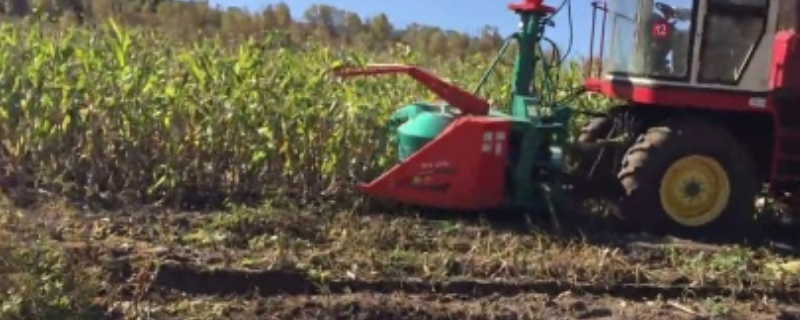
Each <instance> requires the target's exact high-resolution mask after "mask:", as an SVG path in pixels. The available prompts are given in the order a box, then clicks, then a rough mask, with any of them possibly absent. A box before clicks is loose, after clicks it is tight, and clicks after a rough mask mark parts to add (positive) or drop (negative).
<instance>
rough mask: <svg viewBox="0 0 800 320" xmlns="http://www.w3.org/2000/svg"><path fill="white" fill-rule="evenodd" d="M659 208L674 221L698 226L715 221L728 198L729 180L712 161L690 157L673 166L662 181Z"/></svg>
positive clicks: (711, 159)
mask: <svg viewBox="0 0 800 320" xmlns="http://www.w3.org/2000/svg"><path fill="white" fill-rule="evenodd" d="M660 195H661V207H662V208H663V209H664V211H666V213H667V214H668V215H669V216H670V217H671V218H672V219H673V220H675V221H676V222H678V223H680V224H683V225H685V226H690V227H697V226H701V225H704V224H706V223H709V222H711V221H714V219H716V218H718V217H719V216H720V215H721V214H722V212H723V211H724V210H725V207H726V205H727V204H728V199H729V198H730V195H731V186H730V181H729V180H728V175H727V173H726V172H725V169H723V168H722V165H720V164H719V162H717V160H714V159H713V158H709V157H705V156H698V155H692V156H688V157H684V158H682V159H680V160H678V161H676V162H675V163H673V164H672V165H671V166H670V167H669V169H667V172H666V173H665V174H664V177H663V178H662V180H661V188H660Z"/></svg>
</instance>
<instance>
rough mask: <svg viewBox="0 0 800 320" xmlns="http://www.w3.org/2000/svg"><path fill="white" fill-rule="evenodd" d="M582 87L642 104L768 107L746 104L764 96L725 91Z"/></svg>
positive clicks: (605, 84)
mask: <svg viewBox="0 0 800 320" xmlns="http://www.w3.org/2000/svg"><path fill="white" fill-rule="evenodd" d="M585 87H586V89H587V90H588V91H589V92H596V93H600V94H603V95H605V96H609V97H614V98H617V99H623V100H628V101H633V102H636V103H642V104H659V105H665V106H676V107H693V108H702V109H712V110H718V111H742V112H744V111H748V112H758V111H766V110H768V109H769V108H770V107H771V106H769V105H767V106H765V108H761V109H759V108H755V107H753V106H751V105H750V99H751V98H764V99H766V98H767V96H766V95H765V94H762V93H752V94H746V93H742V92H726V91H722V90H713V89H703V88H697V87H694V88H692V87H689V88H685V87H684V88H682V87H678V86H669V85H664V84H659V85H658V86H656V87H650V86H644V85H633V84H632V83H620V82H611V81H603V80H599V79H588V80H586V82H585Z"/></svg>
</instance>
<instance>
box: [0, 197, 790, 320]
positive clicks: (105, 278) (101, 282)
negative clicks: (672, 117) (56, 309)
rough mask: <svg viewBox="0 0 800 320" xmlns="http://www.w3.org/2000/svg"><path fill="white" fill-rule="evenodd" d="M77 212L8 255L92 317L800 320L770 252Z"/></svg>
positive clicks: (11, 242) (255, 215)
mask: <svg viewBox="0 0 800 320" xmlns="http://www.w3.org/2000/svg"><path fill="white" fill-rule="evenodd" d="M66 208H67V207H66V206H64V205H58V206H52V207H43V208H40V209H38V210H37V211H36V212H29V213H26V214H25V215H15V214H14V212H13V211H9V212H7V213H6V214H4V216H5V217H7V218H6V219H5V221H4V223H3V243H4V249H3V250H6V251H8V252H26V255H27V257H28V258H24V257H23V256H14V255H10V256H12V257H17V258H15V259H11V260H6V261H5V264H6V265H5V266H3V269H5V270H6V271H8V272H5V273H4V274H6V275H9V274H14V273H13V272H10V271H11V270H13V269H15V268H25V269H30V266H28V265H26V264H24V263H22V262H26V261H27V262H26V263H33V264H34V265H36V266H41V265H42V264H41V261H44V260H41V258H40V257H41V256H40V255H44V256H45V257H51V258H49V259H50V260H47V261H50V262H52V261H58V262H59V264H55V265H59V266H61V267H59V268H57V269H53V268H54V267H52V265H53V264H49V263H50V262H48V264H47V267H46V268H45V269H42V268H44V267H36V268H34V269H33V270H38V271H30V270H29V271H27V272H28V273H29V275H31V274H33V275H34V278H31V279H28V280H27V281H48V282H53V281H55V283H59V285H57V286H55V287H52V288H50V287H44V288H40V289H38V290H39V291H38V295H39V296H45V297H48V299H49V298H51V295H63V296H69V297H72V294H74V292H79V293H82V294H83V295H84V296H85V297H87V298H85V299H84V300H81V301H83V302H82V303H83V304H82V306H84V307H87V308H88V307H90V306H93V307H95V308H98V307H102V308H101V310H104V311H106V312H108V311H113V312H116V313H119V314H121V316H127V317H133V316H135V314H138V313H140V312H147V313H150V314H158V315H163V316H167V315H170V314H172V315H183V316H186V317H182V318H191V317H194V316H196V317H198V318H202V317H211V315H212V314H216V316H232V317H234V316H241V317H243V318H248V319H249V318H251V317H252V318H275V319H285V318H286V319H288V318H299V319H312V318H314V319H317V318H323V319H351V318H352V319H356V318H357V319H386V318H389V319H401V318H402V319H409V318H414V319H456V318H464V317H467V318H472V319H517V318H522V319H547V318H548V317H556V318H560V319H564V318H567V319H573V318H574V319H622V318H630V317H635V318H637V319H673V318H675V317H678V318H687V319H707V318H725V319H755V318H754V317H757V318H758V319H794V316H793V315H795V314H796V311H793V310H794V309H792V307H791V304H793V303H794V299H795V298H796V297H800V295H798V293H800V291H799V290H798V284H800V279H798V274H800V269H799V268H798V266H797V265H798V263H797V262H795V261H794V260H793V255H786V254H778V253H777V252H776V251H775V250H772V249H769V248H766V247H764V248H749V247H744V246H736V245H727V246H721V245H720V246H718V245H708V244H699V243H693V242H689V241H685V240H678V239H673V240H672V241H669V242H666V241H664V242H662V243H660V244H659V243H656V242H654V241H653V239H646V238H643V237H635V236H629V237H625V238H623V237H617V241H614V242H610V241H606V242H596V241H592V240H589V239H586V238H584V239H580V238H571V239H570V238H563V237H555V236H551V235H548V234H547V233H545V232H543V231H539V230H537V229H536V228H534V227H530V228H527V229H528V230H527V231H523V230H520V229H525V228H516V229H500V228H498V227H497V226H496V225H492V224H490V223H489V222H487V221H475V220H469V219H462V220H459V219H456V220H431V219H423V218H420V217H416V216H413V215H398V216H393V215H383V214H370V215H360V214H354V213H346V212H345V213H329V212H324V213H323V212H310V211H304V210H288V209H276V208H271V207H261V208H239V209H235V210H233V211H232V212H220V213H189V212H183V213H171V212H155V211H153V212H144V211H136V212H127V213H114V214H110V215H109V214H96V215H90V214H86V213H85V212H82V211H77V210H69V209H66ZM20 248H24V249H25V250H23V251H20V250H21V249H20ZM35 252H39V255H35V256H32V254H33V253H35ZM53 257H58V258H53ZM26 259H27V260H26ZM81 266H84V267H81ZM85 266H91V267H85ZM17 271H20V270H17ZM36 272H39V273H36ZM36 275H39V278H38V280H37V278H36ZM42 275H46V276H42ZM13 279H17V280H14V281H23V280H19V279H18V278H13ZM45 279H50V280H45ZM52 279H61V280H58V281H57V280H52ZM70 279H72V280H70ZM78 279H81V281H83V282H80V281H76V280H78ZM87 286H88V287H87ZM28 288H29V289H27V290H33V291H36V290H34V289H30V287H28ZM48 288H49V289H48ZM81 290H83V291H81ZM92 290H94V291H92ZM32 293H37V292H29V294H32ZM32 296H33V297H36V296H37V295H36V294H33V295H32ZM88 297H91V298H88ZM30 299H33V298H30ZM45 300H46V299H45V298H41V297H40V302H41V301H45ZM69 301H73V302H74V301H77V300H76V299H75V298H74V297H72V298H70V300H69ZM19 303H20V304H24V303H30V302H29V301H28V302H26V301H21V302H19ZM6 304H9V303H6ZM38 306H39V307H40V308H41V307H42V306H41V305H38ZM73 307H75V306H73ZM73 307H70V308H67V307H64V309H65V310H74V309H71V308H73ZM29 308H31V307H30V306H29ZM48 310H50V309H48ZM96 312H99V311H96ZM259 315H261V316H259ZM351 315H352V316H351Z"/></svg>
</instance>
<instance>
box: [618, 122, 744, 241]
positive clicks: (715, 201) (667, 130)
mask: <svg viewBox="0 0 800 320" xmlns="http://www.w3.org/2000/svg"><path fill="white" fill-rule="evenodd" d="M622 166H623V167H622V170H621V171H620V172H619V174H618V178H619V180H620V182H621V184H622V186H623V188H624V189H625V194H626V196H625V197H624V198H623V201H622V214H623V216H624V218H625V220H627V222H628V223H629V224H630V225H631V226H632V227H634V228H636V229H639V230H643V231H648V232H652V233H665V232H666V233H674V234H681V235H687V236H696V235H711V236H728V235H729V234H725V233H726V232H728V233H731V232H733V233H736V234H737V236H741V235H742V233H744V231H752V229H753V228H752V221H753V218H752V216H753V214H754V208H755V197H756V195H757V193H758V177H757V175H756V171H755V169H754V165H753V161H752V159H751V157H750V154H749V153H748V151H747V150H746V148H744V147H743V146H742V145H741V144H740V143H739V141H737V139H736V138H735V137H734V136H733V135H732V134H731V133H730V132H729V131H728V130H727V128H725V127H722V126H719V125H716V124H714V123H710V122H707V121H702V120H699V119H694V118H691V119H678V120H676V121H673V122H670V123H667V124H666V125H664V126H660V127H653V128H650V129H649V130H647V131H646V132H645V133H644V134H642V135H641V136H639V138H638V139H637V141H636V143H634V145H633V146H631V147H630V148H629V149H628V151H627V153H626V154H625V157H624V159H623V163H622ZM748 228H749V229H750V230H748Z"/></svg>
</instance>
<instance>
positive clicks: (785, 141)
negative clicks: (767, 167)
mask: <svg viewBox="0 0 800 320" xmlns="http://www.w3.org/2000/svg"><path fill="white" fill-rule="evenodd" d="M779 147H780V151H781V152H780V154H781V155H780V159H784V158H787V160H789V159H788V158H795V157H800V129H784V130H783V132H782V134H781V138H780V146H779Z"/></svg>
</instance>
